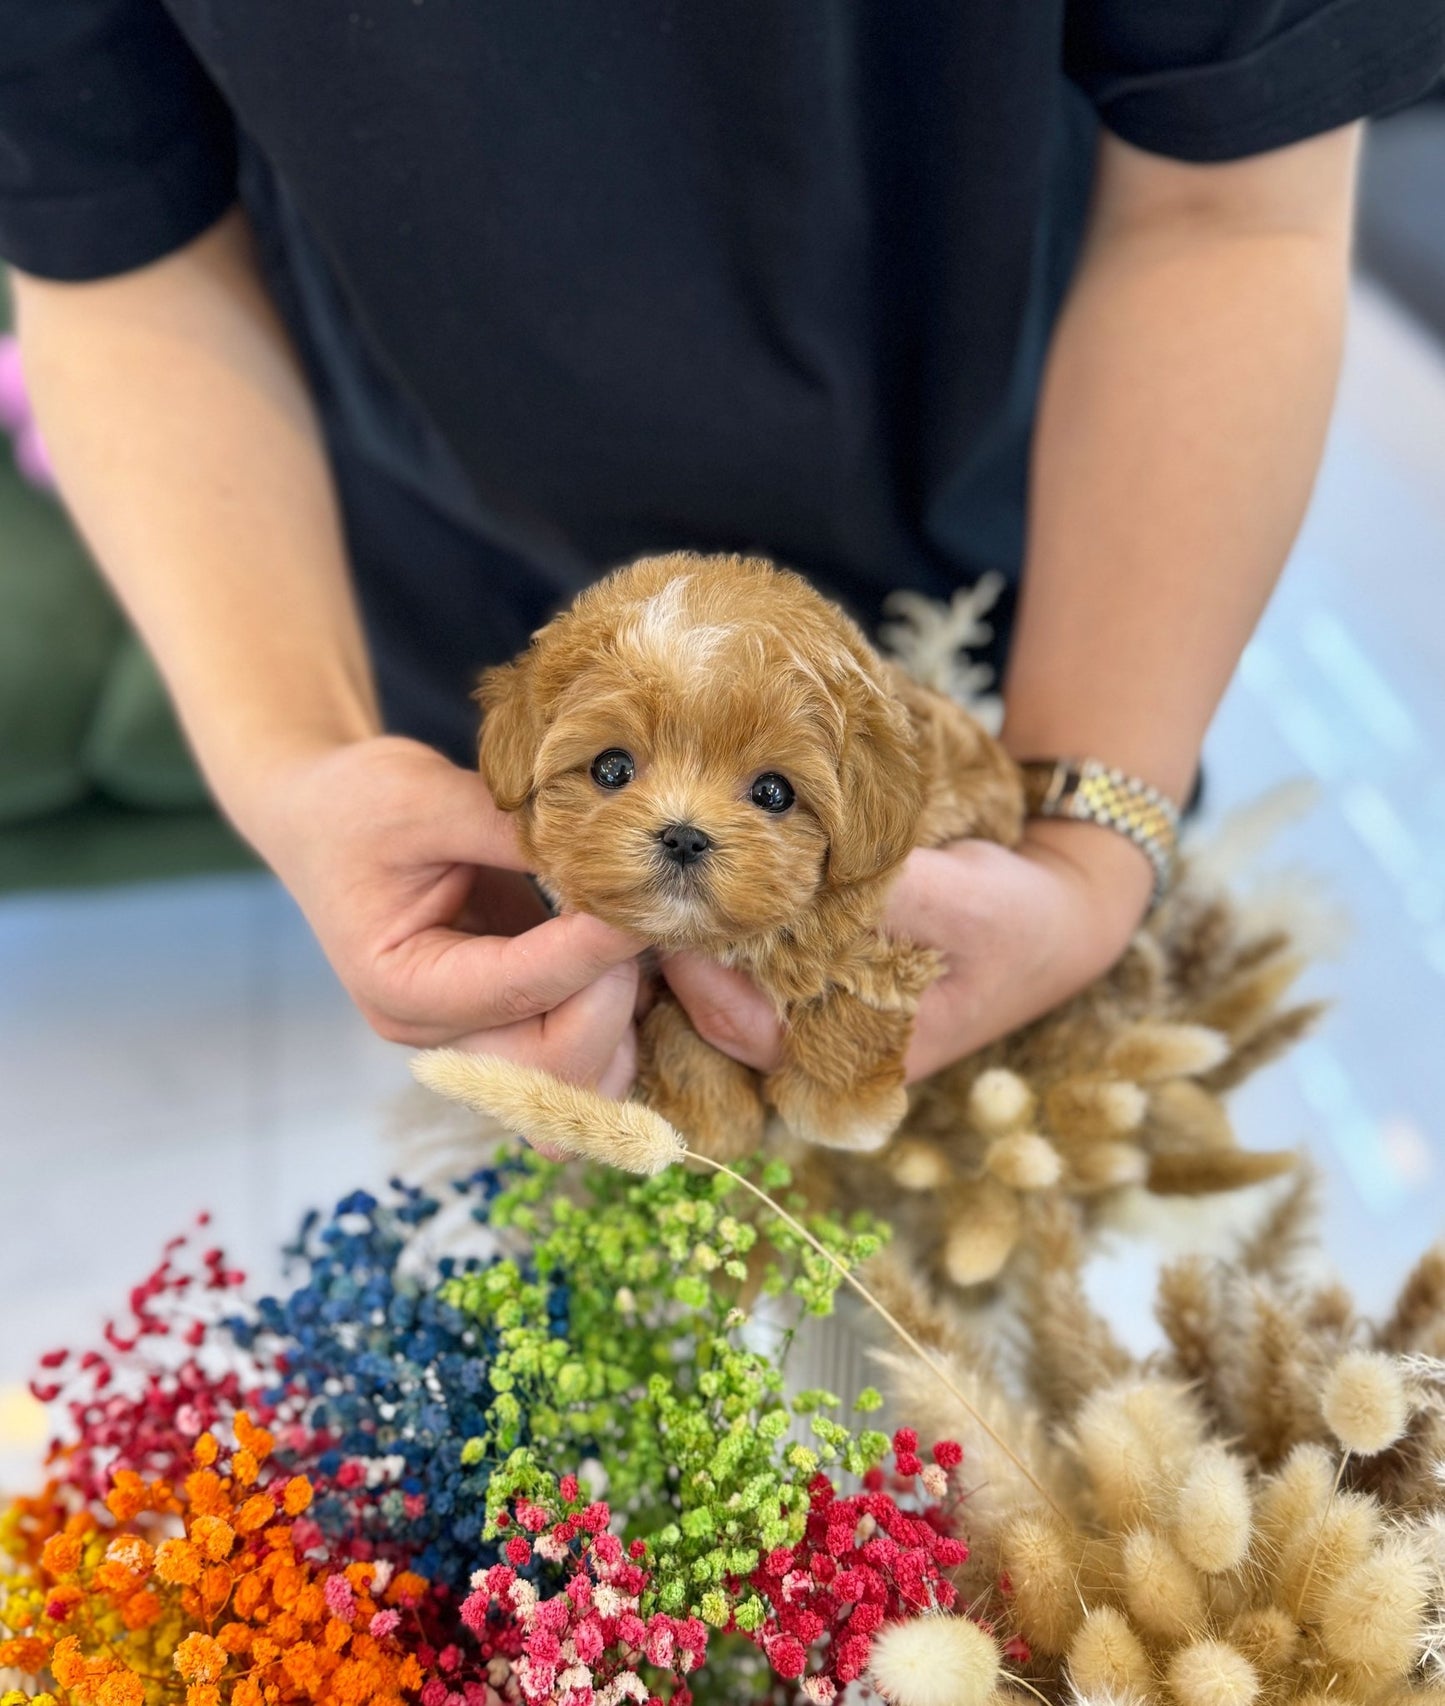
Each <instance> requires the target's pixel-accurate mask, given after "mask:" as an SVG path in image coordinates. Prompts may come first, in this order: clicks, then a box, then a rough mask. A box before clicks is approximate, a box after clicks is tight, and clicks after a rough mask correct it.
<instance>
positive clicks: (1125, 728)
mask: <svg viewBox="0 0 1445 1706" xmlns="http://www.w3.org/2000/svg"><path fill="white" fill-rule="evenodd" d="M1305 146H1306V148H1308V149H1313V150H1315V151H1316V153H1315V155H1314V156H1310V157H1304V156H1302V157H1301V158H1299V159H1290V158H1285V157H1283V156H1281V157H1276V164H1274V165H1271V166H1270V167H1269V168H1268V169H1269V170H1271V171H1274V172H1275V173H1276V176H1277V179H1278V181H1277V182H1275V183H1274V184H1273V185H1272V186H1270V187H1269V188H1268V189H1267V192H1266V194H1265V195H1264V196H1263V197H1262V198H1254V199H1251V196H1250V195H1249V194H1243V195H1240V196H1237V197H1236V196H1235V195H1234V193H1233V186H1234V184H1235V183H1237V182H1241V181H1243V182H1247V181H1248V180H1247V179H1242V178H1241V177H1240V174H1242V173H1247V172H1248V171H1249V170H1250V168H1251V167H1252V166H1253V165H1254V163H1251V162H1244V163H1240V165H1237V166H1227V167H1222V168H1221V167H1215V168H1183V169H1175V168H1159V167H1157V166H1156V165H1155V164H1153V163H1150V162H1148V161H1146V160H1145V159H1144V158H1143V157H1141V156H1138V155H1135V154H1133V153H1132V151H1127V150H1122V149H1121V145H1118V144H1110V143H1106V145H1105V158H1104V160H1103V161H1102V164H1101V171H1102V173H1103V181H1102V182H1101V185H1100V190H1099V206H1098V207H1097V208H1096V212H1095V217H1094V223H1093V228H1092V231H1091V238H1090V243H1089V246H1088V249H1087V251H1086V255H1085V258H1084V261H1083V263H1082V266H1081V270H1080V273H1079V276H1078V279H1077V281H1076V284H1075V286H1074V289H1073V291H1072V294H1071V296H1070V298H1069V301H1068V304H1067V307H1066V310H1065V313H1064V315H1063V318H1062V320H1061V323H1060V325H1059V328H1058V331H1057V333H1056V336H1055V340H1054V345H1053V348H1052V351H1051V355H1050V360H1049V364H1048V369H1047V374H1046V380H1045V385H1044V391H1043V397H1042V403H1041V410H1040V416H1039V423H1038V429H1037V434H1036V439H1035V452H1034V463H1033V475H1032V492H1031V500H1030V531H1029V547H1028V557H1027V566H1026V572H1025V576H1024V590H1023V596H1022V602H1021V606H1020V612H1019V619H1018V624H1017V628H1016V633H1015V640H1014V649H1013V656H1012V659H1011V663H1010V669H1009V675H1008V681H1007V687H1006V707H1007V710H1006V724H1005V730H1004V738H1005V741H1006V743H1007V744H1008V745H1009V747H1010V748H1011V750H1012V751H1013V752H1014V753H1015V754H1016V755H1017V756H1019V757H1043V756H1048V755H1070V756H1096V757H1099V758H1101V759H1104V760H1106V761H1108V762H1110V763H1113V764H1116V765H1119V766H1120V767H1122V768H1123V769H1125V770H1127V771H1130V772H1131V773H1133V774H1136V775H1139V776H1142V777H1144V778H1146V779H1148V780H1149V781H1152V782H1154V783H1155V784H1156V785H1158V786H1160V787H1162V788H1164V789H1165V790H1166V791H1167V792H1168V793H1170V794H1171V795H1173V796H1174V797H1175V798H1176V799H1181V800H1182V799H1183V797H1184V796H1185V795H1186V794H1187V793H1188V791H1189V788H1190V785H1191V782H1192V780H1193V776H1194V773H1195V769H1196V766H1197V762H1198V755H1199V749H1200V745H1201V743H1202V741H1203V737H1204V733H1205V729H1206V727H1207V726H1208V723H1209V720H1210V718H1211V716H1212V715H1213V712H1214V709H1215V707H1216V705H1217V703H1218V700H1219V698H1220V696H1221V695H1222V693H1223V691H1224V688H1225V686H1226V685H1227V683H1228V681H1229V678H1230V676H1231V674H1232V673H1233V670H1234V668H1235V666H1236V664H1237V662H1238V659H1239V656H1240V653H1241V652H1242V650H1243V648H1244V646H1245V643H1246V641H1247V640H1248V637H1249V634H1250V632H1251V630H1252V629H1253V627H1254V625H1255V623H1256V621H1257V620H1258V617H1259V614H1260V612H1261V610H1262V608H1263V606H1264V604H1265V601H1266V600H1267V598H1268V596H1269V593H1270V590H1271V588H1272V587H1273V585H1274V582H1275V579H1276V577H1277V575H1278V573H1279V571H1280V569H1281V567H1282V565H1283V563H1284V560H1285V557H1286V556H1287V554H1288V551H1289V548H1290V545H1291V542H1292V541H1293V538H1294V535H1295V531H1296V529H1297V527H1298V525H1299V521H1300V518H1301V516H1302V514H1303V511H1304V508H1305V504H1306V502H1307V500H1308V496H1309V491H1310V486H1311V483H1312V481H1313V478H1314V475H1315V471H1316V467H1317V465H1318V462H1319V457H1320V452H1321V448H1322V445H1323V441H1324V435H1325V429H1326V424H1327V420H1328V416H1329V410H1330V403H1331V398H1332V395H1333V390H1334V385H1335V379H1336V373H1337V368H1338V360H1339V347H1340V341H1341V329H1342V325H1343V319H1344V308H1345V297H1346V283H1347V261H1348V223H1349V179H1350V164H1351V160H1352V154H1353V139H1352V138H1350V137H1346V136H1336V137H1331V138H1324V139H1320V140H1319V141H1317V142H1315V143H1312V144H1308V145H1305ZM1156 171H1162V172H1174V173H1175V180H1174V182H1173V184H1172V188H1176V189H1177V187H1178V180H1179V179H1180V178H1182V180H1183V183H1184V185H1185V189H1186V193H1185V194H1183V195H1178V196H1176V195H1174V194H1172V193H1171V194H1170V195H1168V196H1166V197H1164V198H1163V199H1162V200H1161V201H1159V202H1157V203H1151V202H1150V200H1149V197H1148V195H1147V194H1146V195H1139V194H1137V193H1135V192H1136V190H1137V188H1138V185H1139V183H1141V182H1142V183H1143V184H1144V185H1145V186H1146V187H1147V186H1148V185H1149V184H1151V183H1152V182H1153V179H1152V178H1151V177H1150V176H1149V174H1152V173H1154V172H1156ZM1135 174H1138V176H1137V178H1136V177H1135V176H1134V175H1135ZM1191 174H1197V176H1191ZM1231 174H1234V176H1233V177H1231V176H1230V175H1231ZM1292 174H1293V177H1292ZM1165 182H1166V184H1168V183H1170V180H1169V179H1168V178H1167V177H1166V178H1165ZM1191 183H1194V184H1197V185H1198V187H1199V194H1198V196H1197V198H1191V196H1190V195H1189V194H1188V193H1187V192H1188V188H1189V185H1190V184H1191ZM1121 185H1122V186H1123V187H1122V188H1121ZM1296 185H1298V189H1299V193H1298V196H1297V197H1296V195H1295V193H1294V192H1295V189H1296ZM1307 192H1308V193H1307ZM1296 202H1297V203H1298V205H1299V206H1300V207H1301V213H1300V216H1299V217H1298V218H1295V217H1293V216H1292V213H1291V209H1292V208H1293V207H1294V206H1295V205H1296Z"/></svg>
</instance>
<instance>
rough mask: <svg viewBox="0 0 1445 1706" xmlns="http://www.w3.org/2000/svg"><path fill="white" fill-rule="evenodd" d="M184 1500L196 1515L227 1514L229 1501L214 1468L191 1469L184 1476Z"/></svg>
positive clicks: (229, 1509)
mask: <svg viewBox="0 0 1445 1706" xmlns="http://www.w3.org/2000/svg"><path fill="white" fill-rule="evenodd" d="M186 1500H187V1502H188V1503H189V1505H190V1507H191V1510H192V1511H193V1512H194V1513H195V1514H196V1515H197V1516H229V1515H230V1514H231V1501H230V1499H229V1498H227V1497H226V1489H225V1488H224V1487H223V1486H222V1484H221V1477H220V1476H219V1475H218V1474H217V1473H216V1472H215V1470H214V1469H193V1470H192V1471H191V1472H190V1474H189V1475H187V1476H186Z"/></svg>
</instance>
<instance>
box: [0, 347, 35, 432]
mask: <svg viewBox="0 0 1445 1706" xmlns="http://www.w3.org/2000/svg"><path fill="white" fill-rule="evenodd" d="M29 419H30V398H29V396H28V395H27V393H26V390H25V375H24V374H23V373H22V372H21V371H20V345H19V343H18V342H17V341H16V340H15V339H14V338H12V337H10V336H8V335H7V336H5V337H0V427H4V428H5V430H6V432H19V430H20V428H21V427H23V426H24V425H25V423H26V422H27V421H28V420H29Z"/></svg>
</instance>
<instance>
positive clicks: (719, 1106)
mask: <svg viewBox="0 0 1445 1706" xmlns="http://www.w3.org/2000/svg"><path fill="white" fill-rule="evenodd" d="M637 1044H638V1058H637V1087H638V1091H639V1093H640V1095H641V1098H642V1100H643V1101H644V1102H646V1104H647V1105H648V1107H649V1108H654V1109H656V1111H657V1112H658V1113H659V1114H661V1115H662V1117H663V1118H664V1119H665V1120H667V1121H669V1122H670V1123H671V1124H672V1125H674V1126H676V1127H677V1129H678V1130H679V1131H680V1132H681V1133H682V1135H683V1136H684V1137H685V1138H686V1139H687V1142H688V1145H689V1147H691V1148H693V1149H696V1150H698V1151H699V1152H700V1153H701V1154H703V1155H707V1156H710V1157H711V1158H712V1159H713V1160H714V1161H736V1160H737V1159H738V1157H739V1156H743V1155H751V1154H752V1153H753V1151H754V1150H755V1149H757V1148H758V1146H759V1145H760V1144H761V1143H762V1140H763V1121H764V1118H765V1117H766V1112H767V1110H766V1109H765V1107H764V1106H763V1099H762V1093H761V1087H760V1085H759V1082H758V1075H757V1073H755V1072H754V1071H753V1070H752V1069H751V1068H750V1067H746V1066H740V1065H739V1064H738V1062H737V1061H735V1060H732V1059H730V1058H729V1057H728V1056H727V1055H725V1054H723V1053H721V1052H720V1051H719V1050H718V1049H715V1048H714V1047H713V1046H712V1044H711V1043H706V1042H704V1041H703V1039H702V1038H701V1037H700V1036H699V1035H698V1034H697V1032H696V1031H695V1030H694V1029H693V1028H692V1021H691V1020H690V1019H689V1018H688V1016H687V1014H686V1013H685V1012H684V1011H683V1009H682V1007H681V1006H680V1005H679V1003H678V1001H677V999H676V997H674V996H673V995H671V994H669V993H668V992H667V991H666V990H663V991H662V992H661V993H660V994H659V995H658V998H657V1001H656V1003H655V1004H654V1006H653V1007H652V1009H651V1011H650V1012H649V1013H648V1015H647V1017H646V1018H645V1019H644V1020H643V1021H642V1024H641V1025H640V1026H639V1027H638V1033H637Z"/></svg>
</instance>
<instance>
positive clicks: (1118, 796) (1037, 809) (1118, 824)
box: [1019, 758, 1179, 905]
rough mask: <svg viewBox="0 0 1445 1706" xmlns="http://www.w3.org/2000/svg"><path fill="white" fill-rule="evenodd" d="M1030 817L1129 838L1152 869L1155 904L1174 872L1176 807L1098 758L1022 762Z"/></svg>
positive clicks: (1146, 785) (1143, 784)
mask: <svg viewBox="0 0 1445 1706" xmlns="http://www.w3.org/2000/svg"><path fill="white" fill-rule="evenodd" d="M1019 768H1020V769H1021V770H1022V772H1023V779H1024V806H1025V810H1026V811H1027V813H1028V815H1029V816H1030V817H1058V818H1069V819H1072V820H1073V821H1074V822H1076V823H1097V824H1099V825H1101V826H1102V827H1103V828H1104V829H1112V830H1115V831H1117V832H1118V833H1119V834H1120V835H1126V836H1128V838H1129V840H1130V841H1132V842H1133V843H1134V845H1135V846H1136V847H1137V848H1138V849H1139V850H1140V851H1141V852H1142V853H1143V854H1144V856H1145V857H1146V858H1147V859H1148V861H1149V863H1150V864H1151V865H1152V866H1153V867H1154V901H1155V904H1156V905H1157V903H1158V902H1159V900H1160V898H1161V897H1162V896H1163V894H1164V892H1165V890H1166V889H1167V888H1168V887H1169V879H1170V877H1171V876H1172V875H1173V872H1174V855H1175V851H1176V849H1177V848H1178V845H1179V808H1178V806H1176V805H1175V804H1174V802H1173V800H1171V799H1170V798H1169V797H1168V796H1167V795H1165V794H1161V793H1160V791H1159V790H1158V789H1157V788H1155V787H1152V786H1151V785H1150V784H1149V783H1148V782H1141V781H1140V780H1139V778H1138V777H1137V776H1128V775H1126V774H1125V773H1124V771H1122V770H1116V769H1115V768H1114V767H1113V766H1112V765H1108V764H1104V763H1101V762H1100V760H1099V759H1097V758H1040V759H1030V760H1028V761H1026V762H1025V763H1023V764H1021V765H1020V766H1019Z"/></svg>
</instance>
